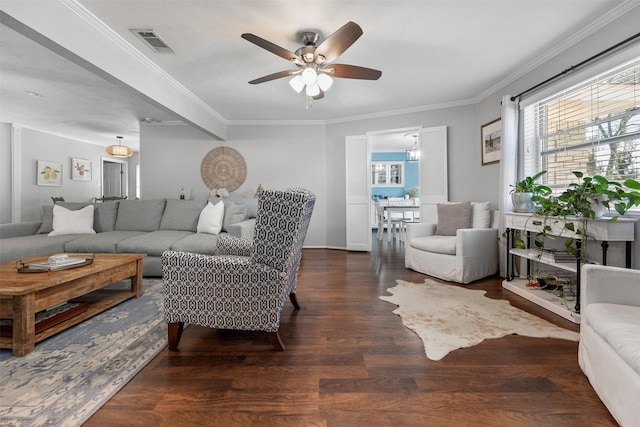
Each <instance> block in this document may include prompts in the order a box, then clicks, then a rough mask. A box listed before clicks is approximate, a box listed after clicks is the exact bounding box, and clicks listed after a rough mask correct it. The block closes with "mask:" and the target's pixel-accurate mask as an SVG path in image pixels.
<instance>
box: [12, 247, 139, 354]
mask: <svg viewBox="0 0 640 427" xmlns="http://www.w3.org/2000/svg"><path fill="white" fill-rule="evenodd" d="M72 256H78V257H81V256H82V255H81V254H73V255H72ZM145 256H146V255H145V254H95V255H94V259H93V263H91V264H90V265H87V266H83V267H77V268H71V269H67V270H60V271H50V272H45V273H18V272H17V270H16V261H7V262H3V263H1V264H0V319H11V320H12V336H11V337H0V348H10V349H12V351H13V355H14V356H24V355H25V354H28V353H30V352H32V351H33V350H34V348H35V343H37V342H40V341H42V340H44V339H45V338H48V337H50V336H51V335H53V334H56V333H58V332H60V331H63V330H65V329H67V328H69V327H71V326H73V325H75V324H78V323H80V322H82V321H83V320H85V319H87V318H89V317H91V316H94V315H96V314H98V313H101V312H103V311H105V310H107V309H109V308H111V307H113V306H114V305H116V304H119V303H121V302H122V301H125V300H127V299H129V298H133V297H135V298H138V297H140V296H142V259H143V258H144V257H145ZM43 258H46V255H41V256H38V257H31V258H24V259H22V261H24V262H29V261H30V260H36V259H43ZM129 278H130V279H131V288H130V289H119V290H116V289H103V288H104V287H105V286H108V285H110V284H112V283H115V282H118V281H120V280H124V279H129ZM70 300H74V301H76V300H82V301H83V302H86V303H87V309H86V311H84V312H82V313H80V314H77V315H75V316H73V317H71V318H70V319H67V320H65V321H63V322H61V323H59V324H57V325H55V326H52V327H50V328H48V329H45V330H43V331H40V332H38V333H36V331H35V314H36V313H37V312H39V311H42V310H45V309H47V308H49V307H53V306H55V305H57V304H60V303H64V302H66V301H70Z"/></svg>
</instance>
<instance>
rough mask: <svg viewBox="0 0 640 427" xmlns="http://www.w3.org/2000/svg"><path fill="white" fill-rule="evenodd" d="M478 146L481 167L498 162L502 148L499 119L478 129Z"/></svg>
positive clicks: (500, 121)
mask: <svg viewBox="0 0 640 427" xmlns="http://www.w3.org/2000/svg"><path fill="white" fill-rule="evenodd" d="M480 145H481V146H480V152H481V153H482V166H484V165H491V164H494V163H498V162H499V161H500V150H501V148H502V120H501V119H500V118H497V119H495V120H493V121H490V122H489V123H485V124H483V125H482V126H481V127H480Z"/></svg>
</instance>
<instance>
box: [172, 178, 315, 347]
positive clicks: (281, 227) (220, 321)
mask: <svg viewBox="0 0 640 427" xmlns="http://www.w3.org/2000/svg"><path fill="white" fill-rule="evenodd" d="M314 204H315V195H314V194H313V193H311V192H309V191H307V190H303V189H288V190H284V191H279V190H278V191H276V190H264V192H263V193H262V194H261V195H260V197H259V199H258V213H257V216H256V226H255V232H254V238H253V241H251V240H247V239H241V238H238V237H234V236H228V235H220V238H219V240H218V247H217V255H213V256H212V255H202V254H194V253H187V252H176V251H167V252H165V253H163V254H162V270H163V282H164V292H165V308H164V310H165V320H166V321H167V323H168V338H169V349H170V350H177V348H178V344H179V342H180V337H181V336H182V331H183V328H184V324H185V323H187V324H194V325H200V326H205V327H210V328H217V329H233V330H245V331H266V332H267V333H268V336H269V340H270V341H271V344H272V345H273V347H274V348H275V349H276V350H280V351H282V350H284V344H283V343H282V340H281V339H280V334H279V333H278V329H279V327H280V313H281V312H282V308H283V306H284V303H285V301H286V299H287V296H289V298H290V300H291V303H292V304H293V306H294V308H295V309H296V310H298V309H300V306H299V305H298V301H297V299H296V285H297V278H298V267H299V265H300V258H301V257H302V244H303V243H304V239H305V236H306V233H307V228H308V226H309V220H310V219H311V213H312V212H313V206H314Z"/></svg>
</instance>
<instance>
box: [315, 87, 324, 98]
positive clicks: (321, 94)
mask: <svg viewBox="0 0 640 427" xmlns="http://www.w3.org/2000/svg"><path fill="white" fill-rule="evenodd" d="M312 98H313V99H322V98H324V91H323V90H322V89H320V93H319V94H317V95H316V96H313V97H312Z"/></svg>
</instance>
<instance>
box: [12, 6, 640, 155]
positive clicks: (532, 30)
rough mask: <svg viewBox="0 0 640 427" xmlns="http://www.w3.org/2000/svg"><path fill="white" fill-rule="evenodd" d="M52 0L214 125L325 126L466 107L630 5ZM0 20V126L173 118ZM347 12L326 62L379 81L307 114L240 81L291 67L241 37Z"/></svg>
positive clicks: (273, 37) (275, 91)
mask: <svg viewBox="0 0 640 427" xmlns="http://www.w3.org/2000/svg"><path fill="white" fill-rule="evenodd" d="M15 1H16V0H3V3H4V4H8V3H11V2H15ZM21 1H24V0H21ZM29 1H32V3H34V7H38V6H37V3H38V1H35V0H29ZM46 1H49V2H51V1H53V0H46ZM65 2H66V3H74V4H76V5H77V6H79V7H84V8H86V9H87V10H88V12H89V13H90V14H92V15H94V17H95V18H97V19H98V20H100V21H102V22H103V23H104V24H106V25H107V26H108V27H110V28H111V29H112V30H113V31H114V32H115V33H117V34H118V35H119V36H121V37H122V38H123V39H124V40H125V41H126V42H128V43H129V44H130V45H131V46H132V47H134V48H135V49H137V50H139V51H140V52H141V53H142V54H143V55H145V56H147V57H148V58H149V59H150V60H151V61H153V62H154V63H155V64H157V65H158V66H159V67H161V68H162V70H164V71H165V72H166V73H168V75H170V76H171V77H172V78H173V79H175V80H176V81H177V82H179V83H180V84H182V85H183V86H184V87H185V88H186V89H187V90H188V91H189V92H191V94H192V95H193V96H194V97H197V99H199V100H200V101H202V102H203V103H204V104H206V105H207V106H208V107H209V108H210V109H211V110H212V111H213V112H215V113H217V117H218V118H220V117H222V119H223V121H224V122H225V123H226V124H229V123H254V122H260V121H270V122H273V121H276V122H287V123H290V122H292V121H304V122H315V121H320V122H337V121H341V120H349V119H351V118H355V117H375V116H376V115H379V114H380V113H383V114H391V113H394V112H403V111H419V110H425V109H430V108H435V107H439V106H446V105H462V104H469V103H474V102H477V101H479V100H482V99H483V98H484V97H485V96H487V95H488V94H490V93H492V92H494V91H496V90H499V89H500V88H501V87H502V86H504V85H506V84H508V83H509V82H511V81H512V80H514V79H515V78H517V77H518V76H520V75H522V74H523V73H524V72H526V71H527V70H529V69H531V68H532V67H534V66H535V65H537V64H539V63H540V62H541V61H543V60H544V59H547V58H549V57H550V56H552V55H555V54H557V53H559V52H561V51H562V49H564V48H566V47H568V46H569V45H571V44H573V43H575V42H577V41H579V40H580V39H582V38H584V37H586V36H587V35H589V34H590V33H592V32H593V31H595V30H597V29H598V28H599V27H601V26H602V25H605V24H606V23H608V22H610V21H611V20H612V19H614V18H615V17H618V16H620V15H621V14H622V13H624V12H626V11H628V10H630V9H631V8H633V7H635V6H637V5H638V2H637V1H624V0H583V1H580V2H578V1H576V0H557V1H540V0H494V1H489V0H469V1H462V0H459V1H458V0H453V1H445V0H427V1H403V0H393V1H382V0H377V1H376V0H346V1H344V0H341V1H331V0H316V1H306V2H296V1H293V0H284V1H272V0H252V1H248V0H235V1H230V0H210V1H202V0H154V1H145V0H65ZM0 7H2V6H1V5H0ZM2 18H3V25H0V72H1V75H0V77H1V78H0V99H1V105H0V107H1V108H0V120H1V121H3V122H9V123H16V124H20V125H23V126H26V127H32V128H35V129H40V130H44V131H47V132H50V133H54V134H59V135H64V136H67V137H71V138H75V139H79V140H83V141H87V142H92V143H97V144H102V145H108V144H112V143H114V141H115V136H116V135H123V136H124V138H125V142H127V143H128V145H130V146H132V147H134V148H135V147H137V146H138V142H137V140H138V134H137V132H138V130H139V127H138V119H140V118H147V117H148V118H153V119H155V120H159V121H163V122H165V121H175V120H179V119H180V117H179V116H178V115H176V114H174V113H173V112H172V111H167V109H165V108H162V106H160V105H157V104H155V103H153V102H150V101H151V100H149V99H147V98H145V97H144V96H141V94H140V93H139V91H136V90H134V88H131V87H128V86H127V85H124V84H117V82H113V81H110V80H106V79H105V78H104V77H103V76H101V75H100V73H98V74H96V73H95V71H96V70H87V69H86V68H91V67H85V68H83V67H81V66H79V65H76V64H74V63H73V62H71V61H69V60H67V59H66V58H64V57H63V56H60V55H59V54H58V53H54V52H52V51H50V50H49V49H47V48H45V47H43V46H41V45H40V44H38V43H36V42H34V41H33V40H32V39H38V37H37V36H34V35H33V34H29V31H28V30H25V29H24V28H21V26H20V25H15V22H13V20H12V18H11V17H10V16H8V15H5V14H3V15H2ZM348 21H354V22H356V23H358V24H359V25H360V26H361V27H362V29H363V31H364V34H363V36H362V37H361V38H360V39H358V40H357V41H356V42H355V44H354V45H353V46H351V47H350V48H349V49H348V50H347V51H346V52H345V53H344V54H343V55H342V56H341V57H340V58H339V59H338V60H337V61H336V62H337V63H346V64H352V65H359V66H364V67H369V68H375V69H379V70H381V71H382V77H381V78H380V79H379V80H377V81H365V80H351V79H335V80H334V85H333V87H332V88H331V89H330V90H329V91H328V92H327V93H326V96H325V97H324V99H322V100H318V101H315V102H314V103H313V106H312V107H311V108H310V109H306V108H305V97H304V95H303V94H297V93H295V92H294V91H293V90H292V89H291V88H290V87H289V85H288V79H286V78H284V79H279V80H275V81H271V82H267V83H263V84H260V85H249V84H248V81H249V80H253V79H255V78H258V77H261V76H264V75H267V74H271V73H274V72H277V71H282V70H287V69H291V68H292V67H291V65H290V64H288V63H287V61H285V60H283V59H282V58H280V57H278V56H276V55H274V54H272V53H269V52H267V51H266V50H263V49H261V48H259V47H258V46H256V45H254V44H252V43H249V42H248V41H246V40H244V39H242V38H241V37H240V35H241V34H242V33H245V32H250V33H253V34H256V35H258V36H260V37H262V38H265V39H267V40H269V41H271V42H273V43H275V44H277V45H279V46H282V47H284V48H286V49H288V50H291V51H295V50H296V49H297V48H298V47H300V46H301V43H300V41H299V39H298V36H297V34H298V33H299V32H300V31H303V30H317V31H319V32H320V33H321V35H322V36H321V40H320V42H321V41H322V39H323V38H324V37H327V36H328V35H329V34H331V33H332V32H333V31H335V30H337V29H338V28H340V27H341V26H342V25H344V24H345V23H347V22H348ZM59 25H60V26H64V25H65V23H64V22H60V23H59ZM9 27H11V28H9ZM12 28H14V29H17V30H18V31H14V29H12ZM132 28H146V29H153V30H155V31H156V32H157V33H158V34H159V35H160V36H162V38H163V39H164V40H165V42H166V43H167V44H169V45H170V46H171V47H172V48H173V49H174V50H175V51H176V54H173V55H168V54H158V53H155V52H153V51H151V50H150V49H149V48H148V47H147V46H146V45H144V44H143V43H142V41H141V40H140V39H138V38H137V37H136V36H135V35H133V34H132V33H131V32H130V29H132ZM20 33H26V34H27V35H28V36H29V38H27V37H25V36H24V35H23V34H20ZM570 65H574V64H567V66H570ZM558 71H561V70H558ZM29 92H33V93H37V94H39V95H40V96H34V95H28V93H29Z"/></svg>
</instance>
